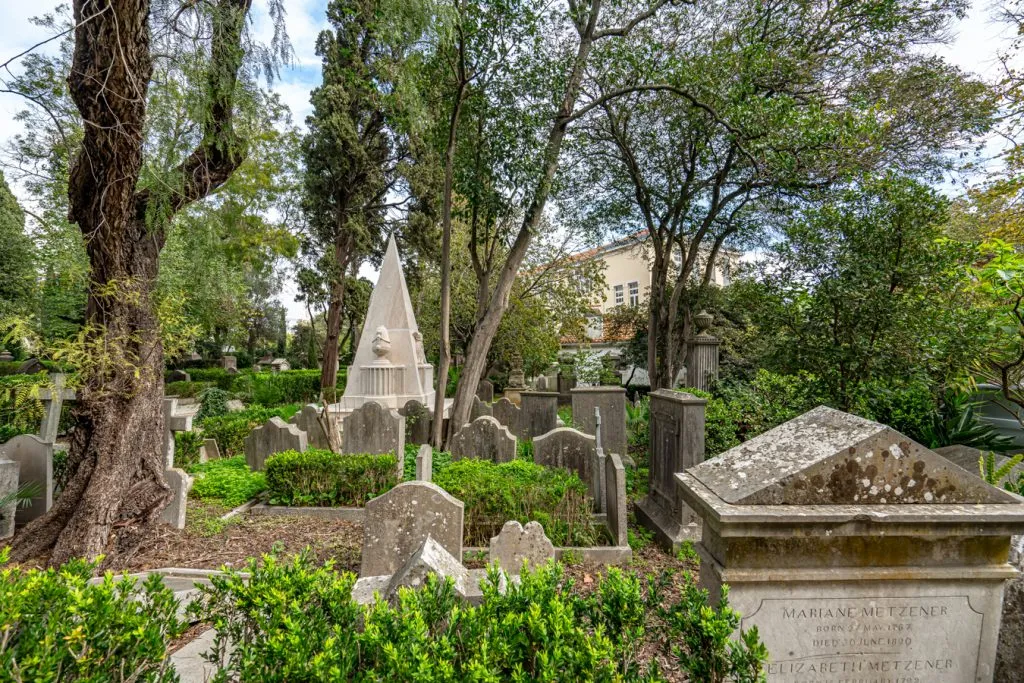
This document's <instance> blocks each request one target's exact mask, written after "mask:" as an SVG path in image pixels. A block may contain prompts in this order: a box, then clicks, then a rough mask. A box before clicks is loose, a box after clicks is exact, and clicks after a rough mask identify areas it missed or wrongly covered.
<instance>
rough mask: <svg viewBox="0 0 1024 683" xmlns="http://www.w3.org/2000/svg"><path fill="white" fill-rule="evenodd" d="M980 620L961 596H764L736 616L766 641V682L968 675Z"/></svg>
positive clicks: (873, 682)
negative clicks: (755, 605) (753, 608)
mask: <svg viewBox="0 0 1024 683" xmlns="http://www.w3.org/2000/svg"><path fill="white" fill-rule="evenodd" d="M981 625H982V615H981V614H979V613H977V612H975V611H974V610H973V609H971V606H970V603H969V602H968V599H967V597H966V596H963V595H942V596H921V597H894V598H881V597H879V598H856V597H842V596H837V597H830V598H814V599H789V598H767V599H765V600H763V601H762V602H761V605H760V607H759V608H758V609H757V610H756V611H754V612H753V613H751V614H750V615H749V616H747V617H745V618H744V619H743V623H742V627H743V628H745V629H747V628H750V627H751V626H757V628H758V631H759V632H760V635H761V638H762V640H763V641H764V642H765V644H766V645H767V646H768V652H769V655H770V664H769V665H768V680H769V681H771V682H772V683H775V682H779V683H930V682H931V681H940V682H941V681H948V682H951V683H952V682H954V681H955V682H960V681H973V680H975V678H976V670H977V662H978V650H979V647H980V639H981Z"/></svg>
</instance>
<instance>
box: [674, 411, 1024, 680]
mask: <svg viewBox="0 0 1024 683" xmlns="http://www.w3.org/2000/svg"><path fill="white" fill-rule="evenodd" d="M676 477H677V479H678V481H679V483H680V494H681V496H682V498H683V500H684V501H685V503H686V504H687V505H689V506H690V507H691V508H692V509H693V510H694V511H696V512H697V514H698V515H700V517H701V518H702V520H703V535H702V539H701V542H700V546H699V548H698V549H699V551H700V554H701V583H702V584H703V585H704V587H705V588H707V589H708V590H709V592H710V593H711V598H712V599H713V600H717V598H718V596H719V595H720V592H721V586H722V584H728V585H729V603H730V604H731V606H732V607H734V608H735V609H736V610H738V611H739V612H740V614H741V615H742V622H741V626H742V628H744V629H749V628H750V627H751V626H757V628H758V631H759V632H760V635H761V638H762V640H763V641H764V643H765V645H766V646H767V647H768V651H769V655H770V664H769V670H768V680H769V681H787V682H795V681H800V682H802V683H815V682H820V683H825V682H827V681H831V682H833V683H838V682H839V681H879V682H881V681H919V682H921V683H924V682H928V683H931V682H934V681H938V682H942V681H947V682H949V683H954V682H955V683H963V682H965V681H991V680H992V670H993V665H994V661H995V651H996V642H997V637H998V633H999V620H1000V612H1001V603H1002V597H1003V584H1004V582H1005V581H1006V580H1007V579H1009V578H1011V577H1012V576H1013V574H1014V569H1013V568H1012V567H1011V566H1010V565H1009V564H1008V563H1007V558H1008V553H1009V547H1010V536H1011V535H1012V534H1020V533H1022V532H1024V499H1021V498H1019V497H1017V496H1014V495H1012V494H1010V493H1007V492H1006V491H1002V490H1000V489H997V488H995V487H992V486H989V485H988V484H986V483H985V482H984V481H983V480H982V479H980V478H979V477H977V476H975V475H973V474H971V473H969V472H967V471H965V470H962V469H960V468H959V467H957V466H956V465H953V464H952V463H950V462H949V461H948V460H946V459H945V458H943V457H942V456H940V455H937V454H936V453H933V452H932V451H930V450H928V449H926V448H924V447H922V446H920V445H919V444H917V443H915V442H913V441H911V440H910V439H909V438H907V437H905V436H903V435H902V434H899V433H898V432H895V431H893V430H892V429H889V428H888V427H885V426H884V425H881V424H878V423H876V422H871V421H869V420H864V419H862V418H859V417H854V416H852V415H848V414H846V413H842V412H839V411H836V410H832V409H829V408H823V407H822V408H816V409H814V410H812V411H810V412H808V413H805V414H804V415H801V416H800V417H798V418H796V419H794V420H791V421H790V422H787V423H785V424H783V425H780V426H779V427H776V428H775V429H773V430H771V431H769V432H767V433H765V434H763V435H761V436H759V437H757V438H755V439H752V440H751V441H748V442H746V443H745V444H742V445H740V446H737V447H736V448H733V449H730V450H728V451H726V452H725V453H723V454H721V455H720V456H718V457H716V458H712V459H711V460H707V461H705V462H703V463H701V464H699V465H697V466H695V467H692V468H690V469H688V470H686V471H685V472H682V473H679V474H677V475H676Z"/></svg>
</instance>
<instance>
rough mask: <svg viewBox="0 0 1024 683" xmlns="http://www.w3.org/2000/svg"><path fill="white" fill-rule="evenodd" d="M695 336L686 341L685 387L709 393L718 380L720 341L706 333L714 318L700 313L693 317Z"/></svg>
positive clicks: (705, 313)
mask: <svg viewBox="0 0 1024 683" xmlns="http://www.w3.org/2000/svg"><path fill="white" fill-rule="evenodd" d="M693 322H694V324H695V325H696V326H697V334H696V335H695V336H693V337H691V338H690V339H687V340H686V349H687V351H686V375H685V378H686V379H685V382H686V386H688V387H692V388H694V389H699V390H700V391H711V386H712V385H713V384H714V383H715V381H716V380H717V379H718V360H719V347H721V345H722V340H721V339H718V338H717V337H715V336H714V335H713V334H711V333H710V332H708V328H710V327H711V323H712V322H714V316H712V315H711V314H710V313H708V312H707V311H701V312H700V313H698V314H697V315H695V316H693Z"/></svg>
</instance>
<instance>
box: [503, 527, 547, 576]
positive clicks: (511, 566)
mask: <svg viewBox="0 0 1024 683" xmlns="http://www.w3.org/2000/svg"><path fill="white" fill-rule="evenodd" d="M554 558H555V546H554V544H553V543H552V542H551V539H549V538H548V537H547V535H546V534H545V533H544V527H543V526H541V524H540V522H527V523H526V526H525V527H524V526H523V525H522V524H520V523H519V522H517V521H515V520H510V521H508V522H505V525H504V526H503V527H501V532H500V533H498V535H497V536H494V537H493V538H491V548H490V555H489V560H490V562H491V563H492V564H496V565H498V566H499V567H501V568H502V569H504V570H505V571H506V572H507V573H508V574H510V575H512V576H518V575H519V573H520V572H521V571H522V569H523V561H524V560H526V562H527V567H528V568H529V569H531V570H532V569H536V568H537V567H540V566H543V565H545V564H547V563H548V561H549V560H553V559H554Z"/></svg>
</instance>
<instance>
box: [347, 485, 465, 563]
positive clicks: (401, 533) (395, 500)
mask: <svg viewBox="0 0 1024 683" xmlns="http://www.w3.org/2000/svg"><path fill="white" fill-rule="evenodd" d="M463 514H464V512H463V505H462V501H461V500H457V499H456V498H454V497H452V496H451V495H450V494H449V493H448V492H447V491H445V490H444V489H442V488H441V487H440V486H437V485H436V484H431V483H428V482H424V481H406V482H402V483H401V484H399V485H398V486H395V487H394V488H392V489H391V490H390V491H388V492H387V493H384V494H383V495H380V496H377V497H376V498H372V499H371V500H369V501H367V503H366V516H365V518H364V521H363V553H362V557H363V562H362V566H361V567H360V570H359V575H360V576H383V575H385V574H394V573H396V572H397V571H398V570H399V569H400V568H401V567H402V565H403V564H405V562H406V561H407V560H408V559H409V558H410V557H412V555H413V553H415V552H416V550H417V549H418V548H419V547H420V546H421V545H422V544H423V542H424V541H425V540H426V539H427V536H431V537H433V539H434V540H435V541H437V542H438V543H439V544H440V545H441V547H442V548H444V549H445V550H447V551H448V552H449V553H450V554H451V555H452V556H453V557H457V558H461V557H462V523H463Z"/></svg>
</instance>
